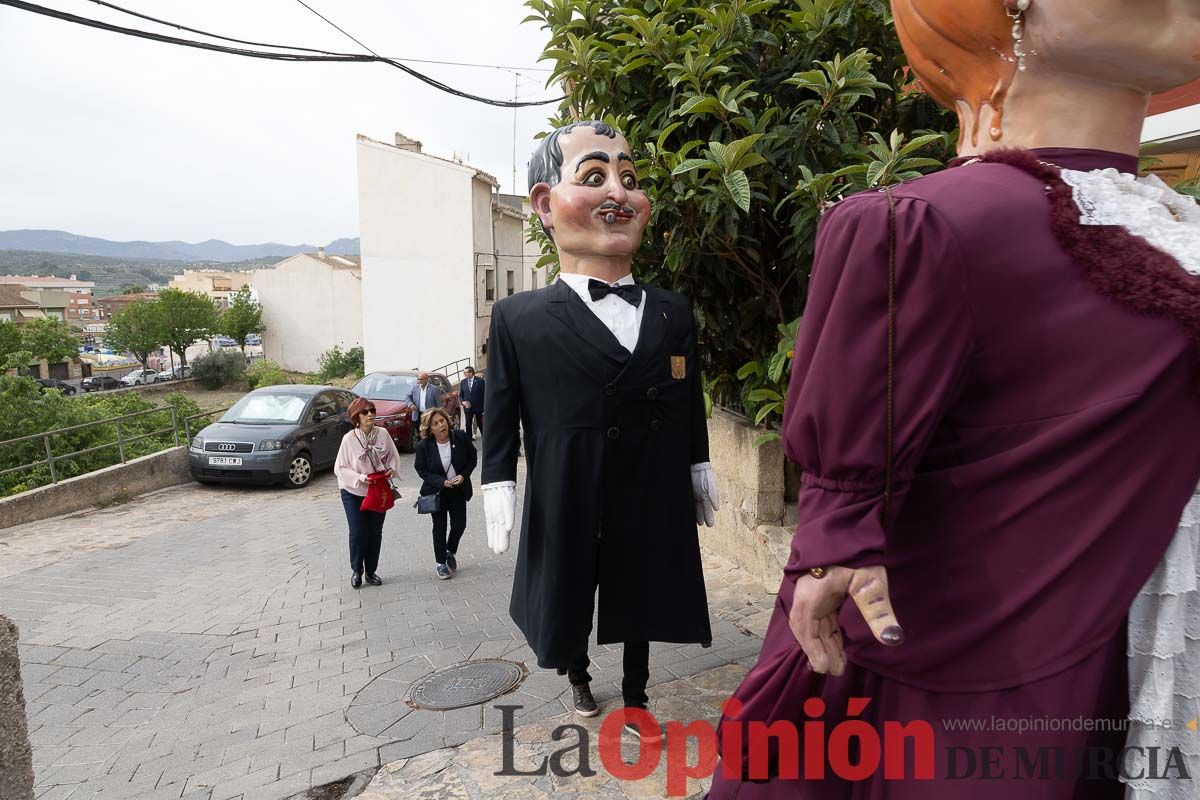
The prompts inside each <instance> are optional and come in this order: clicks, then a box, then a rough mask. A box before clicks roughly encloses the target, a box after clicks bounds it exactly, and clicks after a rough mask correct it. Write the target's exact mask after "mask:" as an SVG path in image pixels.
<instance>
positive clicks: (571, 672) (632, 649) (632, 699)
mask: <svg viewBox="0 0 1200 800" xmlns="http://www.w3.org/2000/svg"><path fill="white" fill-rule="evenodd" d="M621 662H622V663H621V667H622V672H623V673H624V674H623V675H622V676H621V696H622V697H623V698H624V699H625V705H626V706H636V707H638V708H645V707H646V703H647V702H648V701H649V699H650V698H649V697H648V696H647V695H646V684H647V683H648V682H649V681H650V643H649V642H625V645H624V651H623V652H622V654H621ZM589 663H590V659H589V658H588V654H587V652H586V651H585V652H584V653H583V654H582V655H580V656H579V657H578V658H576V659H575V663H574V664H572V665H571V666H570V668H569V669H567V680H569V681H570V682H571V685H572V686H580V685H582V684H585V683H591V682H592V676H591V675H589V674H588V671H587V668H588V664H589Z"/></svg>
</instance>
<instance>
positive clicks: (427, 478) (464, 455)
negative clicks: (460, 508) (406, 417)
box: [413, 431, 478, 500]
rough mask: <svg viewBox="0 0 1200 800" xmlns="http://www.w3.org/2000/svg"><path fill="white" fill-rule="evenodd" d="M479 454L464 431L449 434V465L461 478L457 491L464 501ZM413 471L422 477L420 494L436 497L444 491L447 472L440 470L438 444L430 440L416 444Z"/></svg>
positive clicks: (469, 493) (469, 496) (468, 491)
mask: <svg viewBox="0 0 1200 800" xmlns="http://www.w3.org/2000/svg"><path fill="white" fill-rule="evenodd" d="M477 461H478V454H477V453H476V451H475V445H474V444H472V443H471V439H470V438H469V437H468V436H467V432H466V431H450V465H451V466H453V467H454V471H455V472H456V473H457V474H459V475H462V476H463V482H462V485H461V486H459V487H458V491H459V492H461V493H462V498H463V499H464V500H470V499H471V495H472V490H471V473H472V472H474V471H475V464H476V463H477ZM413 469H415V470H416V471H417V474H418V475H420V476H421V494H422V495H427V494H436V493H437V492H439V491H441V490H442V489H445V488H446V470H445V469H444V468H443V467H442V456H441V454H440V453H438V446H437V440H435V439H434V438H433V436H430V437H429V438H428V439H422V440H421V441H419V442H417V453H416V459H415V463H414V464H413Z"/></svg>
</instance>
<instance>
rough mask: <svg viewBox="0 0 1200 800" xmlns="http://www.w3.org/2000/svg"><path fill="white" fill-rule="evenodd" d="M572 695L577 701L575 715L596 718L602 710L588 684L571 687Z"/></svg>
mask: <svg viewBox="0 0 1200 800" xmlns="http://www.w3.org/2000/svg"><path fill="white" fill-rule="evenodd" d="M571 694H572V695H573V696H574V699H575V713H576V714H578V715H579V716H581V717H594V716H596V715H597V714H599V713H600V708H599V707H598V706H597V705H596V698H594V697H592V687H591V686H589V685H588V684H586V683H581V684H579V685H577V686H572V687H571Z"/></svg>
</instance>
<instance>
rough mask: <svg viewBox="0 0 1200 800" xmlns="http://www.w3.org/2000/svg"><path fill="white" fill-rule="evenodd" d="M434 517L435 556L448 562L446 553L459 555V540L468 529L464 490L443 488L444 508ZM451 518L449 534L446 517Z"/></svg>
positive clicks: (440, 561)
mask: <svg viewBox="0 0 1200 800" xmlns="http://www.w3.org/2000/svg"><path fill="white" fill-rule="evenodd" d="M431 516H432V517H433V557H434V558H436V559H437V563H439V564H445V563H446V554H447V553H450V554H451V555H458V542H459V540H460V539H462V535H463V531H465V530H466V529H467V501H466V500H464V499H463V494H462V492H461V491H460V490H459V489H457V488H454V489H451V488H449V487H447V488H445V489H442V510H441V511H438V512H435V513H434V514H432V515H431ZM447 517H449V520H450V532H449V536H447V534H446V519H447Z"/></svg>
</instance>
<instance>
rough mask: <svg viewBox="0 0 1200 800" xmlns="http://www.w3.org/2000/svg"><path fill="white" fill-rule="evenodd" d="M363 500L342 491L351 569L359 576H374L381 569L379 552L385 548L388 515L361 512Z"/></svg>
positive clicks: (376, 512)
mask: <svg viewBox="0 0 1200 800" xmlns="http://www.w3.org/2000/svg"><path fill="white" fill-rule="evenodd" d="M362 501H363V498H361V497H359V496H358V495H356V494H351V493H350V492H347V491H346V490H345V489H342V506H343V507H344V508H345V509H346V522H347V524H348V525H349V526H350V569H351V570H352V571H353V572H354V573H355V574H357V575H362V574H363V572H366V573H367V574H368V575H373V574H374V573H375V570H377V569H379V550H380V548H381V547H382V546H383V520H384V518H385V517H386V516H387V514H381V513H380V512H378V511H360V510H359V506H361V505H362Z"/></svg>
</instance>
